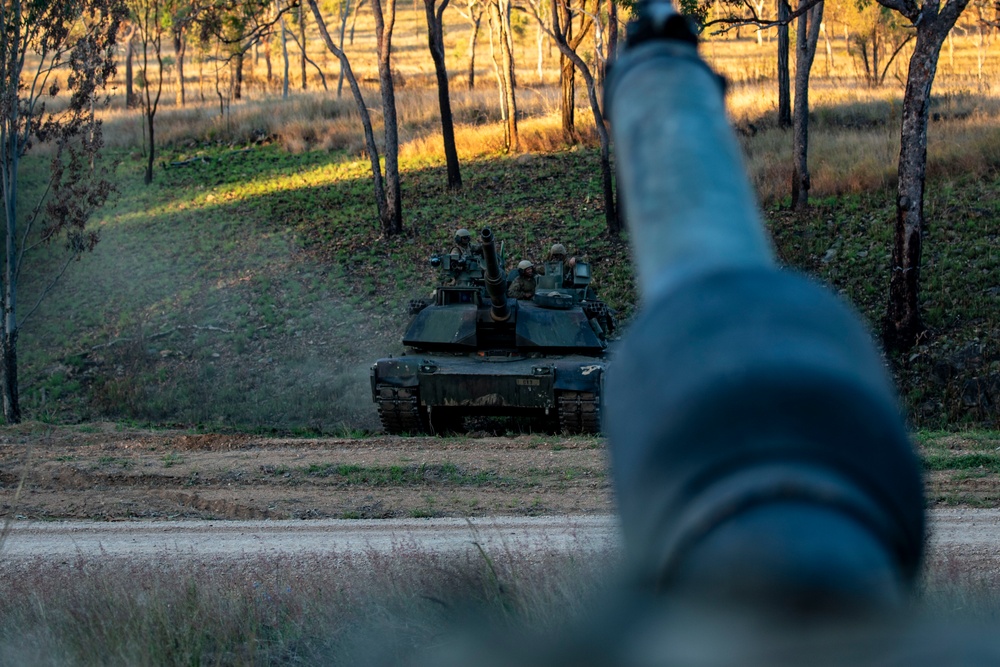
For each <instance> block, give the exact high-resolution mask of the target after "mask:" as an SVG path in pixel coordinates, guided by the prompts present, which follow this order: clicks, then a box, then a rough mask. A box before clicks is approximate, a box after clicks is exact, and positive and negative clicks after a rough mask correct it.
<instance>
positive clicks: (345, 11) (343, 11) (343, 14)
mask: <svg viewBox="0 0 1000 667" xmlns="http://www.w3.org/2000/svg"><path fill="white" fill-rule="evenodd" d="M342 2H343V4H341V8H340V44H338V45H337V48H338V49H340V50H341V51H343V50H344V34H345V33H346V32H347V19H348V18H349V17H350V16H351V0H342ZM360 8H361V7H360V3H359V6H358V8H357V9H355V10H354V11H355V14H354V16H355V18H356V17H357V11H358V9H360ZM351 34H352V38H351V41H352V42H353V41H354V39H353V34H354V28H351ZM343 90H344V68H343V66H341V68H340V73H339V74H338V75H337V99H338V100H339V99H340V96H341V94H342V93H343Z"/></svg>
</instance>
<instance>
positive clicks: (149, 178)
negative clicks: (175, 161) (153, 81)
mask: <svg viewBox="0 0 1000 667" xmlns="http://www.w3.org/2000/svg"><path fill="white" fill-rule="evenodd" d="M146 85H149V84H148V83H147V84H146ZM155 113H156V112H155V111H153V112H152V113H150V110H149V106H148V105H147V108H146V127H147V128H148V129H149V157H148V159H147V160H146V173H145V174H144V175H143V178H142V182H143V183H145V184H146V185H149V184H150V183H152V182H153V157H154V153H155V152H156V141H154V137H153V126H154V123H153V115H154V114H155Z"/></svg>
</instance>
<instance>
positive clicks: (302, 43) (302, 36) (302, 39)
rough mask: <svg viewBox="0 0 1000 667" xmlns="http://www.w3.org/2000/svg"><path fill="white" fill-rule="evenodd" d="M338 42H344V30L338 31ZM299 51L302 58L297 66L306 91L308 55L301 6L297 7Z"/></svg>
mask: <svg viewBox="0 0 1000 667" xmlns="http://www.w3.org/2000/svg"><path fill="white" fill-rule="evenodd" d="M340 40H341V44H343V41H344V30H343V28H341V30H340ZM299 49H300V50H301V52H302V54H301V55H302V57H301V58H300V59H299V65H300V66H301V72H300V74H301V76H302V90H306V88H307V87H308V77H307V76H306V62H308V60H309V54H308V53H307V52H306V11H305V8H304V7H303V6H302V5H299Z"/></svg>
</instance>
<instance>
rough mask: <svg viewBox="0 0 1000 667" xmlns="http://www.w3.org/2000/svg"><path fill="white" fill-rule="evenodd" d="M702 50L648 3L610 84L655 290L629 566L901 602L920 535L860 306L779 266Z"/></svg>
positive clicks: (691, 579)
mask: <svg viewBox="0 0 1000 667" xmlns="http://www.w3.org/2000/svg"><path fill="white" fill-rule="evenodd" d="M694 41H695V40H694V39H693V36H692V33H691V31H690V29H689V28H688V27H687V24H686V19H684V18H683V17H680V16H679V15H677V14H676V13H675V12H673V10H672V8H671V6H670V3H669V2H667V1H666V0H662V1H661V0H657V1H656V2H646V3H643V4H641V5H640V7H639V12H638V19H637V20H636V22H635V24H633V25H631V26H630V29H629V44H628V46H627V47H626V49H625V50H624V52H623V54H622V55H621V57H620V58H619V59H618V60H617V61H616V62H615V64H614V66H613V67H612V69H611V73H610V76H609V80H608V82H607V85H606V95H607V99H606V108H607V109H608V112H609V117H610V120H611V129H612V132H613V135H614V142H615V150H616V164H617V168H618V176H619V178H618V183H619V186H620V188H621V193H622V198H623V201H625V202H627V207H626V208H625V212H626V215H627V225H628V228H629V236H630V238H631V239H632V240H633V247H632V251H633V256H634V259H635V264H636V271H637V276H638V285H639V288H640V291H641V296H642V307H641V311H640V316H639V317H638V318H637V320H636V321H635V322H634V324H633V325H632V326H631V327H630V330H629V332H628V335H627V336H626V338H625V340H624V341H623V342H622V344H621V347H620V348H619V350H618V352H617V354H616V357H615V359H614V363H612V364H611V365H610V367H609V370H608V376H607V385H606V389H607V390H606V399H605V400H606V405H605V422H604V426H605V433H607V434H608V436H609V449H610V453H611V463H612V470H613V475H614V484H615V487H616V497H617V501H618V505H619V510H620V513H621V519H622V527H623V535H624V538H625V548H626V553H627V555H628V558H629V560H630V562H631V564H632V566H633V568H634V571H635V573H636V574H637V577H638V579H639V581H642V582H645V585H646V586H647V587H651V588H656V589H658V590H663V589H668V590H672V591H685V592H689V593H692V594H693V595H696V596H698V597H699V598H702V599H704V598H712V597H713V596H717V597H721V598H728V599H731V600H735V601H739V602H746V603H749V604H751V605H753V606H755V607H760V606H777V607H780V608H781V609H783V610H788V609H796V610H799V609H805V610H810V609H812V610H831V609H833V610H837V609H845V608H847V609H858V608H865V609H883V608H886V607H893V606H895V605H896V604H898V603H899V602H900V601H901V600H902V599H903V598H904V597H905V595H906V593H907V592H908V590H909V589H910V588H911V585H912V584H913V582H914V580H915V578H916V576H917V574H918V572H919V569H920V561H921V557H922V548H923V540H924V514H923V508H924V503H923V488H922V482H921V477H920V469H919V465H918V461H917V458H916V456H915V454H914V452H913V450H912V447H911V445H910V443H909V440H908V436H907V433H906V430H905V428H904V425H903V422H902V419H901V417H900V415H899V413H898V408H897V402H896V398H895V394H894V391H893V389H892V387H891V385H890V382H889V380H888V378H887V375H886V373H885V370H884V366H883V363H882V360H881V357H880V355H879V353H878V351H877V350H876V349H875V347H874V346H873V344H872V342H871V338H870V335H869V333H868V331H867V330H866V329H865V327H864V326H862V325H861V323H860V321H859V318H858V317H857V316H856V315H855V313H854V312H853V311H852V310H850V309H849V308H848V307H847V306H846V305H845V304H843V303H842V302H841V301H840V300H839V299H838V298H837V297H835V296H834V295H833V294H831V293H830V292H829V290H827V289H825V288H822V287H820V286H819V285H817V284H816V283H815V282H813V281H812V280H809V279H806V278H803V277H800V276H797V275H795V274H793V273H791V272H787V271H782V270H779V269H777V268H776V266H775V259H774V253H773V251H772V249H771V245H770V242H769V240H768V238H767V235H766V234H765V232H764V229H763V226H762V224H761V220H760V215H759V212H758V207H757V204H756V201H755V198H754V195H753V191H752V188H751V186H750V183H749V180H748V179H747V177H746V172H745V169H744V166H743V164H742V158H741V153H740V149H739V145H738V143H737V141H736V138H735V135H734V133H733V131H732V129H731V128H730V127H729V125H728V122H727V119H726V114H725V107H724V101H723V86H722V85H721V81H720V79H719V78H718V77H717V76H716V75H715V74H714V73H713V72H712V71H711V70H710V69H709V67H708V66H707V65H706V64H705V62H704V61H703V60H702V59H701V58H700V57H699V56H698V54H697V50H696V46H695V45H694V43H693V42H694Z"/></svg>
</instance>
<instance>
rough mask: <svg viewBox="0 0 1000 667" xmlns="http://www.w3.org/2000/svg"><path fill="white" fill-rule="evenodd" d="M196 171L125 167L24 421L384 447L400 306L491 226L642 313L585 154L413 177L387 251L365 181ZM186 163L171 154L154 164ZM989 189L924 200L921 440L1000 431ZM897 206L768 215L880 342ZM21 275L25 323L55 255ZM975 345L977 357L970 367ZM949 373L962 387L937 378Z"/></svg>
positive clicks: (33, 350) (790, 254)
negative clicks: (464, 241)
mask: <svg viewBox="0 0 1000 667" xmlns="http://www.w3.org/2000/svg"><path fill="white" fill-rule="evenodd" d="M197 151H198V152H200V153H202V154H204V155H205V156H206V157H208V158H210V159H209V161H207V162H197V163H192V164H190V165H187V166H184V167H175V168H169V169H166V170H162V169H161V170H159V171H158V172H157V174H156V179H155V181H154V183H153V184H152V185H151V186H149V187H146V186H144V185H142V182H141V165H140V160H139V157H138V156H137V155H131V154H121V155H118V156H115V157H116V159H118V160H120V162H119V164H118V167H117V174H118V179H119V187H120V190H121V194H120V196H119V197H118V199H117V201H116V203H115V204H114V205H113V206H111V207H109V208H107V209H105V210H104V211H102V212H101V213H100V214H99V219H98V220H97V224H98V226H99V227H100V230H101V235H102V241H101V243H100V244H99V245H98V246H97V247H96V249H95V251H94V252H93V253H92V254H91V255H88V256H86V257H84V258H83V260H82V261H81V262H75V263H74V264H73V265H72V266H71V267H70V271H69V272H68V274H67V275H66V277H65V279H64V280H63V281H62V283H61V284H60V286H59V287H58V288H57V289H56V290H55V291H54V292H52V293H51V294H50V295H49V297H48V298H47V300H46V301H45V303H44V304H43V307H42V308H41V309H40V310H39V311H38V312H37V313H36V315H35V317H34V319H33V320H31V321H29V323H28V325H27V326H26V328H25V330H24V332H23V334H22V336H21V338H20V342H21V346H20V359H21V382H22V384H21V386H22V401H23V407H24V409H25V412H26V414H27V416H28V417H31V418H36V419H39V420H45V421H49V422H79V421H89V420H95V419H115V420H131V421H134V422H135V423H140V424H154V425H172V426H186V427H191V428H198V429H203V430H204V429H215V430H217V429H231V430H246V431H253V432H259V433H265V434H267V433H289V434H295V435H320V434H327V435H329V434H333V435H338V436H340V437H357V436H359V435H364V434H366V433H369V432H371V431H373V430H376V429H377V428H378V422H377V418H376V414H375V410H374V407H373V406H372V404H371V400H370V396H369V388H368V367H369V365H370V363H371V362H372V361H373V360H374V359H375V358H378V357H380V356H385V355H387V354H397V353H399V352H401V351H402V348H401V346H400V343H399V338H400V335H401V333H402V331H403V328H404V326H405V322H406V319H407V318H406V315H405V304H406V302H407V300H408V299H410V298H412V297H414V296H419V295H424V294H426V293H427V292H428V290H429V289H430V288H431V286H432V285H433V284H434V283H435V273H434V272H433V270H432V269H431V268H430V266H429V264H428V263H427V258H428V256H429V255H430V254H432V253H433V252H436V251H440V250H442V249H445V248H447V247H449V246H450V244H451V237H452V234H453V232H454V230H455V229H456V228H458V227H468V228H471V229H478V228H480V227H482V226H483V225H485V224H489V225H490V226H491V227H492V228H493V229H494V231H495V233H496V235H497V238H498V239H499V240H501V241H502V242H503V243H504V247H505V252H506V255H507V257H509V258H511V260H517V259H518V258H520V257H531V258H533V259H537V258H539V257H540V256H541V255H542V254H543V253H544V251H545V250H546V249H547V247H548V246H549V245H550V244H551V243H552V242H554V241H557V240H558V241H560V242H563V243H565V244H566V245H567V246H568V247H569V248H570V249H571V251H573V252H581V253H583V254H585V255H586V257H587V258H588V259H589V260H590V261H591V263H592V266H593V268H594V274H595V283H596V286H597V288H598V290H599V292H600V293H601V295H602V296H603V297H604V298H605V299H606V300H607V301H608V302H609V303H610V304H611V305H612V306H613V307H615V308H617V309H618V310H619V313H620V319H621V320H622V321H623V322H626V323H627V321H628V319H629V318H630V317H631V315H632V314H633V313H634V309H635V305H636V304H635V294H634V289H633V278H632V271H631V265H630V263H629V260H628V251H627V246H626V245H625V244H623V243H621V242H614V241H610V240H609V239H608V238H607V237H606V236H605V235H604V234H603V229H604V227H603V225H604V222H603V213H602V212H601V211H600V210H599V209H598V208H597V206H595V202H599V201H600V182H599V178H598V170H597V156H596V153H595V152H594V151H592V150H590V149H583V150H572V151H563V152H558V153H553V154H549V155H542V156H535V157H533V158H532V159H530V160H513V159H508V158H503V157H498V158H494V159H484V160H481V161H478V162H471V161H470V162H466V163H465V164H464V165H463V168H464V171H463V174H464V177H465V182H466V185H465V188H464V189H463V190H462V191H461V192H458V193H451V192H448V191H447V190H445V188H444V183H445V174H444V169H443V167H441V166H434V165H431V166H427V165H426V164H422V163H413V164H409V163H406V162H405V161H404V164H403V165H402V168H403V172H404V177H403V198H404V225H405V232H404V233H403V234H402V235H401V236H398V237H393V238H389V239H385V238H381V237H380V236H379V232H378V225H377V221H376V219H375V210H374V206H373V204H372V195H371V192H370V190H371V185H370V179H369V177H368V174H367V171H366V169H367V166H366V165H365V163H364V162H363V161H359V160H356V159H353V158H350V157H349V156H346V155H344V154H342V153H337V152H325V151H313V152H305V153H299V154H295V155H292V154H289V153H286V152H284V151H282V150H281V149H280V148H278V147H276V146H273V145H272V146H262V147H255V148H252V149H250V150H247V151H233V150H231V149H229V148H226V147H219V146H210V145H206V146H203V147H199V148H198V149H197ZM189 152H191V151H190V149H184V151H183V152H182V151H179V150H176V149H170V148H167V149H165V150H164V153H163V160H164V161H165V162H170V161H171V160H173V159H176V158H182V157H184V155H186V154H187V153H189ZM29 162H30V160H29ZM36 167H37V165H36ZM998 191H1000V176H997V175H996V174H993V173H985V174H983V175H981V176H975V177H973V176H954V177H950V178H947V179H938V180H936V181H931V182H930V183H929V187H928V202H927V206H926V212H927V218H928V227H929V232H928V237H927V240H926V244H925V250H924V266H925V269H924V272H923V274H922V282H923V303H924V307H925V319H926V321H927V323H928V325H929V326H930V327H931V336H930V337H929V338H928V339H927V340H926V341H925V343H924V344H922V345H921V346H919V347H918V348H917V349H916V350H914V351H913V352H912V353H909V354H906V355H900V356H892V357H891V358H890V359H889V362H890V365H891V368H892V371H893V373H894V376H895V378H896V380H897V382H898V383H899V385H900V389H901V393H902V398H903V401H904V403H905V405H906V408H907V410H908V413H909V415H910V418H911V420H912V422H913V424H914V425H915V426H920V427H933V428H944V427H948V428H954V427H955V426H961V425H963V424H964V425H976V426H980V427H981V426H992V427H997V426H1000V413H998V412H997V411H995V410H993V409H992V408H989V407H982V406H979V405H968V404H967V403H968V401H967V400H966V399H967V396H966V395H967V387H968V385H969V383H970V382H972V381H975V380H976V379H977V378H979V379H983V378H986V379H989V378H991V377H1000V350H998V348H997V344H996V342H995V341H996V340H998V339H1000V331H998V329H1000V299H998V298H997V297H996V294H995V293H994V291H995V290H996V289H998V286H1000V254H998V253H997V252H996V250H995V248H996V247H997V245H996V234H995V230H994V227H995V224H994V221H995V220H996V219H997V217H998V216H1000V205H998V204H996V203H995V202H996V201H1000V197H998V196H997V194H998ZM892 202H893V195H892V194H891V193H890V192H888V191H874V192H868V193H863V194H849V195H842V196H831V197H827V198H824V199H822V200H819V201H817V203H816V206H815V207H814V208H813V209H812V210H811V211H810V212H809V213H807V214H805V215H799V214H794V213H791V212H789V211H787V210H785V209H783V208H781V207H780V206H772V207H771V208H770V209H769V210H768V211H766V218H767V220H768V226H769V228H770V229H771V231H772V233H773V235H774V238H775V242H776V246H777V249H778V253H779V256H780V257H781V259H782V260H783V261H784V262H785V263H786V264H788V265H789V266H792V267H794V268H797V269H800V270H803V271H805V272H807V273H809V274H811V275H814V276H816V277H818V278H819V279H821V280H823V281H825V282H827V283H829V284H830V285H831V286H832V287H833V288H834V289H835V290H837V291H839V292H840V293H842V294H843V295H844V296H845V297H846V298H847V299H849V300H850V301H851V302H853V303H854V304H855V306H856V307H857V308H858V309H859V311H860V312H861V313H862V314H863V316H864V317H865V318H867V320H868V322H869V323H870V324H871V327H872V329H873V330H877V328H878V322H879V319H880V317H881V315H882V311H883V308H884V301H885V294H886V288H887V287H886V286H887V279H888V253H889V248H890V234H891V225H890V222H891V221H892V219H893V218H894V210H893V203H892ZM33 262H34V263H33V264H30V265H29V267H28V268H27V269H26V274H25V276H26V277H25V279H24V283H23V288H22V289H23V296H22V303H29V302H31V301H32V295H34V294H37V293H38V291H39V290H41V289H42V288H43V286H44V282H43V280H42V276H44V275H47V273H48V272H49V270H50V269H51V268H52V267H53V266H54V265H55V263H56V262H57V257H55V256H54V255H53V256H51V257H37V258H33ZM991 290H993V291H991ZM970 346H978V347H977V350H979V352H980V353H979V354H978V355H977V356H976V355H974V356H975V358H974V359H972V360H971V362H970V361H969V358H968V357H969V355H968V351H969V349H970ZM962 355H965V356H964V357H963V356H962ZM942 368H944V369H949V368H951V369H953V372H951V371H948V372H947V373H946V374H945V375H946V376H943V377H938V375H940V374H941V372H942V371H941V369H942ZM595 446H597V445H595Z"/></svg>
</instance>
